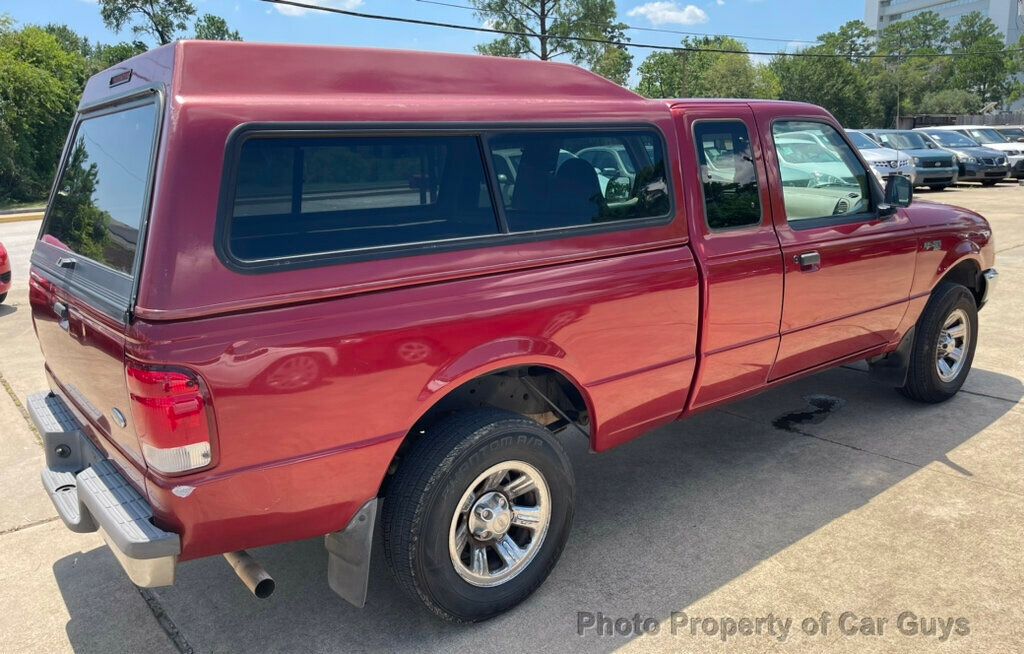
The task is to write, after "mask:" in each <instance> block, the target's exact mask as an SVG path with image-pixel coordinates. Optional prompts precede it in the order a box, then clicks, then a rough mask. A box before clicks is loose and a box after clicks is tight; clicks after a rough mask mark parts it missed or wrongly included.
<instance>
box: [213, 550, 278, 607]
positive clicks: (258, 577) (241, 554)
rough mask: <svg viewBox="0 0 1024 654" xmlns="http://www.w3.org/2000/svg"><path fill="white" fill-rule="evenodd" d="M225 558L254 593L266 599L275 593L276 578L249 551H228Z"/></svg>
mask: <svg viewBox="0 0 1024 654" xmlns="http://www.w3.org/2000/svg"><path fill="white" fill-rule="evenodd" d="M224 558H225V559H227V561H228V564H229V565H230V566H231V569H232V570H234V571H235V574H236V575H238V578H239V579H241V580H242V583H243V584H245V587H246V588H248V589H249V592H251V593H252V594H253V595H255V596H256V597H258V598H260V599H266V598H268V597H270V596H271V595H273V594H274V578H273V577H271V576H270V575H269V574H267V571H266V570H264V569H263V566H262V565H260V564H259V563H257V562H256V559H254V558H252V557H251V556H250V555H249V553H248V552H246V551H245V550H241V551H238V552H227V553H225V554H224Z"/></svg>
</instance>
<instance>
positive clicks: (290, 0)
mask: <svg viewBox="0 0 1024 654" xmlns="http://www.w3.org/2000/svg"><path fill="white" fill-rule="evenodd" d="M262 2H269V3H271V4H277V5H289V6H292V7H298V8H300V9H312V10H314V11H324V12H327V13H331V14H341V15H343V16H352V17H354V18H368V19H371V20H382V21H386V22H391V23H404V24H407V25H424V26H427V27H444V28H447V29H454V30H463V31H465V32H482V33H485V34H500V35H502V36H521V37H526V38H534V39H535V38H538V35H537V34H535V33H533V32H515V31H511V30H499V29H495V28H493V27H483V26H477V25H459V24H457V23H444V22H441V21H434V20H424V19H422V18H403V17H401V16H384V15H382V14H368V13H365V12H362V11H352V10H349V9H338V8H336V7H324V6H321V5H311V4H307V3H304V2H297V1H296V0H262ZM550 38H551V39H552V40H554V41H559V40H560V41H578V42H581V43H597V44H602V45H614V46H617V47H620V48H643V49H646V50H666V51H669V52H713V53H718V54H742V55H755V56H767V57H812V58H815V59H893V58H896V57H900V56H908V57H919V58H928V59H934V58H943V57H968V56H981V55H1002V54H1009V53H1011V52H1024V48H1005V49H1003V50H988V51H984V52H922V53H915V54H912V55H895V54H863V55H861V54H837V53H826V52H782V51H776V52H770V51H757V50H727V49H724V48H704V47H688V46H681V45H656V44H654V43H635V42H632V41H615V40H612V39H599V38H593V37H588V36H551V37H550Z"/></svg>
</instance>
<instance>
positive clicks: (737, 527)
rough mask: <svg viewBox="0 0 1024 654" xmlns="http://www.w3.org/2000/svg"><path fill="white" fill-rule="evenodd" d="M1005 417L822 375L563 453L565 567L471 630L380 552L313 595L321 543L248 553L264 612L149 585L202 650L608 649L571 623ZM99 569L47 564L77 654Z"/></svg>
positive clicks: (982, 402) (94, 625) (770, 549)
mask: <svg viewBox="0 0 1024 654" xmlns="http://www.w3.org/2000/svg"><path fill="white" fill-rule="evenodd" d="M972 376H973V377H975V378H984V379H985V381H986V382H988V384H989V385H990V386H991V387H997V388H999V389H1000V394H1001V395H1002V394H1004V393H1005V395H1004V397H1006V398H1016V399H1017V400H1019V399H1020V398H1021V397H1022V395H1024V387H1022V384H1021V381H1020V380H1018V379H1015V378H1012V377H1008V376H1005V375H999V374H997V373H993V372H988V371H985V370H975V371H973V372H972ZM820 395H827V396H829V397H833V398H839V399H841V400H842V404H841V405H839V406H838V408H835V410H833V411H831V412H830V413H829V415H827V416H826V417H825V418H824V419H822V420H817V421H809V422H806V423H805V424H801V426H800V430H798V431H795V432H794V431H787V430H783V429H779V428H776V427H774V426H773V425H772V422H773V421H774V420H776V419H778V418H780V416H785V415H787V414H791V413H792V412H799V411H806V410H808V405H809V402H808V400H807V399H806V398H809V397H815V396H820ZM810 405H811V406H812V407H813V406H815V405H814V404H813V403H810ZM1013 406H1014V403H1013V402H1011V401H1007V400H1005V399H996V398H988V397H982V396H978V395H972V394H968V393H961V394H960V395H959V396H957V397H956V398H954V399H953V400H951V401H950V402H947V403H945V404H942V405H931V406H925V405H920V404H915V403H913V402H910V401H909V400H906V399H905V398H903V397H902V396H900V395H899V394H897V393H895V392H894V391H893V390H891V389H888V388H884V387H881V386H876V385H874V384H872V383H871V382H870V381H869V380H868V379H867V375H865V374H864V373H863V372H861V371H857V370H850V369H837V370H832V371H829V372H826V373H822V374H820V375H816V376H814V377H811V378H809V379H805V380H802V381H799V382H796V383H794V384H791V385H789V386H787V387H782V388H779V389H776V390H773V391H770V392H768V393H765V394H763V395H760V396H758V397H755V398H752V399H750V400H747V401H744V402H741V403H738V404H735V405H730V406H728V407H726V408H725V409H724V410H722V411H713V412H709V413H707V414H702V415H699V416H696V417H694V418H692V419H691V420H689V421H686V422H682V423H677V424H675V425H672V426H669V427H667V428H663V429H661V430H659V431H657V432H655V433H653V434H651V435H649V436H647V437H646V438H642V439H640V440H638V441H635V442H633V443H631V444H627V445H625V446H623V447H621V448H619V449H617V450H614V451H612V452H609V453H607V454H604V455H601V456H592V455H590V454H588V453H587V451H586V448H585V446H584V444H583V443H580V442H577V441H573V442H571V443H570V451H571V456H572V458H573V464H574V466H575V471H576V478H577V485H578V488H577V493H578V502H577V513H576V519H575V523H574V527H573V532H572V535H571V536H570V538H569V543H568V545H567V546H566V549H565V552H564V554H563V556H562V559H561V561H560V563H559V564H558V566H556V568H555V570H554V572H553V573H552V575H551V577H550V578H549V579H548V581H547V582H546V583H545V584H544V585H543V586H542V587H541V588H540V590H539V591H538V592H537V593H536V594H535V595H534V596H533V597H532V598H530V599H528V600H527V601H526V602H525V603H524V604H523V605H521V606H520V607H518V608H517V609H515V610H513V611H512V612H510V613H508V614H506V615H503V616H500V617H498V618H496V619H494V620H491V621H489V622H486V623H483V624H478V625H472V626H460V625H449V624H445V623H441V622H439V621H437V620H436V619H434V618H433V617H431V616H430V615H429V614H428V613H427V612H426V611H425V610H423V609H421V608H420V606H419V605H418V603H417V602H415V601H413V600H411V599H409V598H407V597H406V596H405V595H403V594H402V593H401V591H400V590H399V589H398V587H397V586H396V585H395V583H394V581H393V580H392V579H391V577H390V575H389V574H388V572H387V570H386V568H385V566H384V562H383V557H382V552H381V548H380V547H379V540H378V541H377V544H378V545H377V547H376V550H375V552H374V560H373V571H372V578H371V582H370V595H369V600H368V603H367V606H366V608H364V609H362V610H359V609H356V608H353V607H351V606H349V605H348V604H346V603H345V602H344V601H342V600H341V599H339V598H338V597H336V596H335V595H334V594H333V593H332V592H331V591H330V590H329V589H328V587H327V583H326V579H325V571H326V567H327V556H326V553H325V551H324V549H323V545H322V541H321V540H319V539H315V540H310V541H303V542H298V543H291V544H286V545H279V546H275V547H268V548H263V549H261V550H256V551H254V552H253V554H254V556H255V557H256V558H257V559H258V560H259V561H260V562H261V563H262V564H263V565H264V566H265V567H266V569H267V570H268V571H269V572H270V573H271V574H272V575H273V576H274V578H275V580H276V581H277V592H276V594H275V595H274V596H273V597H272V598H270V599H269V600H264V601H261V600H257V599H255V598H253V597H252V596H251V595H250V594H249V593H248V591H246V590H245V588H244V587H243V586H242V584H241V583H240V582H239V581H238V579H237V578H236V577H235V576H234V574H233V573H232V572H231V570H230V568H229V567H228V565H227V564H226V563H225V562H224V561H223V560H222V559H220V558H219V557H218V558H210V559H205V560H200V561H194V562H189V563H186V564H184V565H182V566H181V568H180V569H179V578H178V583H177V585H176V586H174V587H172V588H162V589H156V590H154V591H153V596H154V597H155V598H156V599H157V600H158V602H159V604H160V605H161V606H162V608H163V610H164V611H166V613H167V616H168V617H169V618H170V619H171V620H172V621H173V623H174V624H175V625H176V626H177V628H178V629H180V631H181V634H182V635H183V636H184V638H185V639H186V640H187V641H188V642H189V644H190V645H191V646H192V647H194V648H195V650H196V651H202V652H205V651H285V650H296V649H297V650H302V651H309V652H311V651H353V650H357V651H361V650H385V651H392V652H394V651H408V650H424V649H444V650H448V651H458V650H462V649H465V650H467V651H473V652H489V651H494V652H497V651H501V652H505V653H507V652H508V646H509V642H510V641H512V642H514V643H515V649H516V651H544V650H552V649H557V650H559V651H564V650H573V649H586V650H588V651H593V650H600V651H611V650H614V649H617V648H619V647H622V646H623V645H624V644H626V643H628V642H629V641H628V639H626V638H622V637H614V638H579V637H578V636H577V634H576V619H577V611H603V612H605V613H606V614H608V615H614V616H632V615H633V614H634V613H635V612H638V611H639V612H640V613H641V615H646V616H653V617H656V618H658V619H659V620H667V619H668V618H669V616H670V614H671V612H672V611H676V610H682V609H684V608H685V607H687V606H688V605H690V604H692V603H693V602H695V601H696V600H698V599H700V598H701V597H703V596H705V595H707V594H708V593H710V592H712V591H714V590H715V589H717V588H719V587H720V586H722V585H723V584H726V583H728V582H729V581H730V580H732V579H734V578H735V577H737V576H739V575H741V574H743V573H745V572H747V571H748V570H750V569H751V568H752V567H754V566H756V565H757V564H759V563H761V562H762V561H764V560H765V559H768V558H770V557H772V556H773V555H775V554H776V553H778V552H780V551H781V550H783V549H785V548H786V547H788V546H790V545H792V544H793V543H795V542H797V541H799V540H801V539H802V538H804V537H806V536H808V535H809V534H812V533H813V532H815V531H817V530H818V529H820V528H821V527H823V526H824V525H826V524H828V523H830V522H832V521H834V520H836V519H837V518H839V517H841V516H843V515H845V514H847V513H848V512H850V511H853V510H855V509H857V508H858V507H860V506H862V505H864V504H865V503H867V502H868V501H869V500H871V499H872V498H873V497H875V496H877V495H879V494H880V493H882V492H884V491H886V490H887V489H889V488H890V487H892V486H893V485H895V484H897V483H898V482H900V481H901V480H903V479H904V478H906V477H908V476H910V475H911V474H913V473H915V472H916V471H918V470H919V469H920V467H923V466H925V465H928V464H930V463H932V462H935V461H939V462H945V464H946V465H948V463H949V462H948V458H947V454H948V453H949V452H950V451H951V450H953V449H955V448H957V447H958V446H959V445H961V444H962V443H964V442H966V441H968V440H970V439H971V438H972V437H973V436H975V435H976V434H978V433H980V432H981V431H982V430H984V429H985V428H986V427H988V426H989V425H991V424H992V423H993V422H995V421H996V420H997V419H999V418H1000V417H1001V416H1003V415H1004V414H1006V413H1007V412H1009V411H1010V410H1011V409H1012V408H1013ZM825 432H827V436H821V434H822V433H825ZM953 469H954V470H955V468H953ZM960 472H961V473H962V474H965V475H970V474H971V471H969V470H963V469H962V468H961V469H960ZM338 483H339V484H342V483H344V480H338ZM378 536H379V534H378ZM100 562H102V565H105V566H106V565H109V566H114V565H116V563H115V562H114V560H113V558H112V556H111V555H110V553H109V552H107V551H105V549H102V548H101V549H97V550H93V551H91V552H86V553H84V554H81V555H78V556H76V557H67V558H65V559H62V560H60V561H57V562H56V564H55V565H54V567H53V571H54V574H55V576H56V578H57V581H58V583H59V585H60V589H61V591H62V593H63V596H64V601H65V602H66V604H67V608H68V612H69V614H70V616H71V620H70V622H69V623H68V625H67V632H68V635H69V637H70V640H71V643H72V645H73V646H74V647H75V648H76V650H78V651H89V650H90V644H91V643H95V642H97V640H98V639H97V638H96V637H95V633H94V632H97V631H102V630H104V629H105V628H106V625H105V622H106V621H105V620H104V618H103V611H102V610H101V608H100V607H102V606H103V601H104V598H103V597H102V596H97V592H96V589H94V588H93V587H92V585H91V584H90V577H91V576H92V575H93V574H95V573H91V572H90V570H93V569H94V567H95V566H97V565H100V564H101V563H100ZM83 563H84V565H83ZM124 584H126V585H127V584H129V582H128V580H127V578H124ZM742 608H743V607H737V609H738V610H741V609H742ZM139 628H140V629H143V628H150V629H151V628H155V627H154V626H153V625H152V624H150V625H140V626H139Z"/></svg>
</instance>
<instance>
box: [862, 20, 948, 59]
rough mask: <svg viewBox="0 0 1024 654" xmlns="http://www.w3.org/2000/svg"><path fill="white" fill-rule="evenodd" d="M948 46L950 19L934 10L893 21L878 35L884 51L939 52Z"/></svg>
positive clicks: (879, 43) (903, 52)
mask: <svg viewBox="0 0 1024 654" xmlns="http://www.w3.org/2000/svg"><path fill="white" fill-rule="evenodd" d="M948 47H949V21H948V20H946V19H945V18H943V17H942V16H939V15H938V14H937V13H935V12H934V11H925V12H922V13H920V14H917V15H916V16H914V17H913V18H910V19H908V20H901V21H897V22H895V23H892V24H890V25H888V26H886V27H885V29H883V30H881V32H880V33H879V35H878V50H879V51H880V52H883V53H902V54H921V53H938V52H945V51H946V50H947V48H948Z"/></svg>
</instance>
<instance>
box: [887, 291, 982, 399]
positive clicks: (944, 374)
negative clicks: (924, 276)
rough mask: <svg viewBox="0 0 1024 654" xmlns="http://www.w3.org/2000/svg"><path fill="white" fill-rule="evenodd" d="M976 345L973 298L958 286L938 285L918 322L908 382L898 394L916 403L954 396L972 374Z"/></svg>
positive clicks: (975, 309)
mask: <svg viewBox="0 0 1024 654" xmlns="http://www.w3.org/2000/svg"><path fill="white" fill-rule="evenodd" d="M977 344H978V308H977V306H976V305H975V302H974V296H973V295H971V292H970V291H969V290H967V288H965V287H964V286H961V285H960V284H953V283H950V282H944V283H942V284H940V285H939V286H938V288H936V289H935V292H934V293H933V294H932V297H931V299H930V300H929V301H928V305H927V306H926V307H925V309H924V313H922V314H921V318H920V320H918V323H917V333H916V334H915V335H914V346H913V350H912V351H911V354H910V368H909V370H908V372H907V381H906V384H905V385H904V386H903V387H902V388H901V389H900V391H901V392H902V393H903V394H904V395H906V396H907V397H909V398H911V399H913V400H917V401H919V402H929V403H935V402H942V401H945V400H948V399H949V398H951V397H953V396H954V395H956V393H957V391H959V390H960V387H961V386H963V384H964V380H966V379H967V375H968V373H970V371H971V363H972V362H973V361H974V350H975V347H976V346H977Z"/></svg>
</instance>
